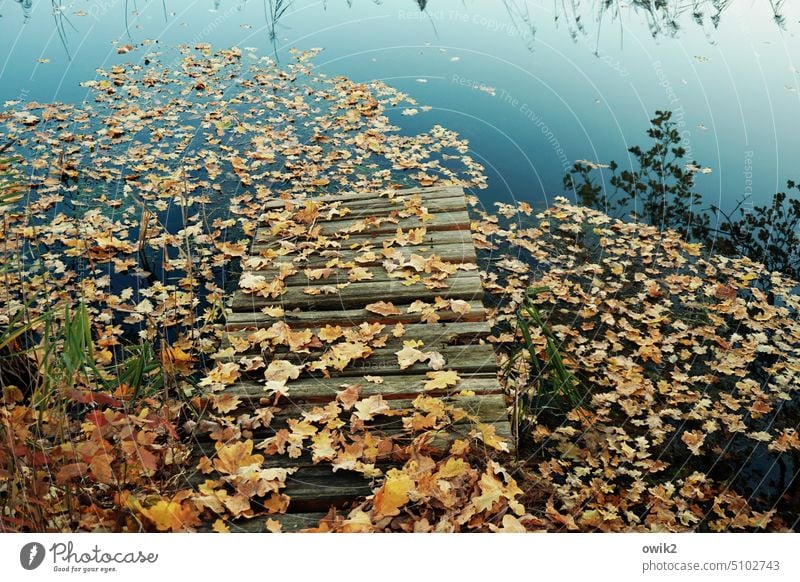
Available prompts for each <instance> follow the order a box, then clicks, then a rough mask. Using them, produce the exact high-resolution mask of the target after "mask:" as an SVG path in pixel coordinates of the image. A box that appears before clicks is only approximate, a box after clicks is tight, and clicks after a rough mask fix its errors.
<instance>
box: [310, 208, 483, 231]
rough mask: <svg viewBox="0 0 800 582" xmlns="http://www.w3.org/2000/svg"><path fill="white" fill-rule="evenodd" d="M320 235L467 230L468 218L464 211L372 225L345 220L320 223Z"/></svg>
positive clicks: (354, 220)
mask: <svg viewBox="0 0 800 582" xmlns="http://www.w3.org/2000/svg"><path fill="white" fill-rule="evenodd" d="M320 226H321V227H322V228H321V234H324V235H326V236H330V235H331V234H333V233H335V232H340V233H341V232H348V231H349V232H369V233H372V234H385V233H393V232H396V231H397V229H398V228H402V229H404V230H405V229H407V228H419V227H420V226H424V227H425V228H426V229H427V230H428V231H429V232H434V231H440V230H469V228H470V217H469V214H468V213H467V211H466V210H453V211H448V212H439V213H435V214H432V215H431V218H430V219H429V220H425V221H423V220H421V219H420V218H419V217H418V216H412V217H408V218H396V219H392V220H387V221H384V222H381V223H380V224H372V223H370V222H369V220H368V219H367V218H346V219H343V220H338V221H335V222H323V223H320Z"/></svg>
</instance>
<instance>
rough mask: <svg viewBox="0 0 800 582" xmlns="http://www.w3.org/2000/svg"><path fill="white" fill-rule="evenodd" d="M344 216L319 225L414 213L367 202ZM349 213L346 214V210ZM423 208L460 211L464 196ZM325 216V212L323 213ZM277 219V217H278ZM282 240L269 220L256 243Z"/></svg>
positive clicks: (436, 211) (349, 207) (395, 205)
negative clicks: (271, 226)
mask: <svg viewBox="0 0 800 582" xmlns="http://www.w3.org/2000/svg"><path fill="white" fill-rule="evenodd" d="M341 208H342V211H343V214H336V215H334V216H330V217H328V216H322V217H321V218H320V220H319V222H318V224H327V223H330V224H337V223H340V222H344V221H352V220H357V219H364V218H367V217H396V218H401V216H400V215H401V214H406V213H408V212H413V210H410V209H407V208H406V207H405V205H404V204H402V203H399V202H391V201H390V202H386V203H381V201H380V199H379V200H378V201H365V202H362V203H361V204H348V205H346V206H344V205H343V206H342V207H341ZM345 208H346V209H347V212H344V209H345ZM421 208H424V209H425V213H426V214H430V215H436V214H441V213H445V212H454V211H460V210H462V209H464V208H465V204H464V197H463V196H448V197H445V198H438V199H435V200H426V201H425V202H423V203H422V204H421ZM321 214H322V215H324V214H325V212H324V210H323V211H322V212H321ZM414 216H415V215H414ZM276 218H277V217H276ZM280 238H281V233H280V232H278V233H273V232H272V229H271V228H270V224H269V220H267V221H266V226H265V227H263V228H261V229H259V231H258V233H257V234H256V241H258V242H264V241H272V240H276V239H280Z"/></svg>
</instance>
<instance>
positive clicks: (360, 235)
mask: <svg viewBox="0 0 800 582" xmlns="http://www.w3.org/2000/svg"><path fill="white" fill-rule="evenodd" d="M407 232H408V229H403V233H407ZM396 236H397V229H395V230H394V231H392V232H388V233H387V232H384V233H372V232H370V231H364V232H356V233H352V234H349V233H338V232H337V233H334V235H333V236H330V237H327V238H325V239H324V241H325V244H326V245H329V246H331V248H336V247H337V246H338V247H340V248H343V249H346V248H350V247H352V246H355V245H373V246H374V247H377V248H381V247H383V246H384V243H386V245H385V246H391V247H394V248H414V247H424V246H430V245H433V244H448V243H456V242H465V243H468V244H473V238H472V231H471V230H470V229H468V228H467V229H462V230H458V229H456V230H439V231H432V232H427V230H426V231H425V234H423V235H422V237H421V242H419V243H418V244H413V245H412V244H407V245H405V247H404V246H403V245H401V244H398V243H397V242H392V241H394V239H395V238H396ZM389 243H391V244H389Z"/></svg>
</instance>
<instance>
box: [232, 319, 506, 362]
mask: <svg viewBox="0 0 800 582" xmlns="http://www.w3.org/2000/svg"><path fill="white" fill-rule="evenodd" d="M287 325H288V324H287ZM359 325H360V324H358V325H348V326H347V327H343V328H342V330H343V333H346V332H347V331H348V330H352V331H353V332H356V331H357V328H358V326H359ZM289 328H290V329H294V330H298V329H301V328H299V327H296V326H295V327H293V326H291V325H289ZM404 328H405V333H404V334H403V335H402V336H400V337H395V336H394V335H392V334H391V331H392V328H391V327H388V326H387V327H385V328H384V329H383V330H382V331H381V333H380V334H379V335H386V336H388V338H387V339H386V344H385V345H384V346H382V347H384V348H392V347H395V346H398V349H399V348H400V347H401V346H402V344H403V342H404V341H407V340H412V339H413V340H421V341H423V342H425V347H426V349H430V348H432V347H434V346H438V347H444V346H447V345H454V344H460V345H463V344H465V343H469V342H472V341H475V340H476V339H478V338H481V337H486V336H488V335H489V334H490V333H491V331H492V328H491V326H490V325H489V323H488V322H486V321H474V322H454V323H413V324H409V325H406V326H404ZM302 329H309V330H310V331H311V333H313V334H314V335H318V334H319V332H320V331H321V329H320V328H319V327H311V328H309V327H306V328H302ZM253 333H254V330H247V329H246V330H239V331H230V332H228V334H227V337H225V338H223V340H222V344H221V349H223V350H224V349H225V348H227V347H228V346H229V345H231V338H233V339H234V340H236V339H238V340H247V339H248V338H249V337H250V336H251V335H253ZM283 347H284V346H275V353H280V352H281V351H283V352H285V351H286V350H285V349H282V348H283ZM325 349H327V347H322V348H317V349H315V350H313V351H312V352H319V353H322V351H324V350H325ZM255 351H257V352H259V353H260V352H261V349H260V348H258V347H257V346H255V347H254V348H253V349H251V350H247V351H243V352H237V354H236V356H235V357H241V356H242V355H245V354H248V353H252V352H255Z"/></svg>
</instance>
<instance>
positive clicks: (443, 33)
mask: <svg viewBox="0 0 800 582" xmlns="http://www.w3.org/2000/svg"><path fill="white" fill-rule="evenodd" d="M28 4H29V5H30V6H29V7H28V8H26V7H25V5H28ZM420 4H422V5H425V7H426V9H425V10H424V11H421V10H420ZM565 4H569V3H565ZM578 4H581V3H578ZM582 4H584V5H585V6H586V9H585V11H584V12H582V13H581V14H580V20H578V19H577V18H576V14H572V13H570V14H565V13H563V12H560V11H557V12H556V11H554V10H556V8H555V6H561V5H562V3H561V2H556V3H554V2H552V1H550V0H547V1H542V2H533V1H531V2H527V3H526V2H522V1H519V0H509V1H507V2H500V1H497V2H484V1H482V2H478V1H471V2H470V1H464V0H429V1H428V2H418V1H414V0H392V1H391V2H390V1H384V2H382V3H375V2H370V1H366V0H360V1H359V0H352V1H350V2H348V1H346V0H328V1H327V2H318V1H312V0H296V1H295V2H289V3H286V2H284V3H281V2H280V1H277V2H276V0H272V1H270V0H249V1H247V0H238V1H237V0H217V1H216V2H215V1H212V0H206V1H183V2H178V1H176V0H165V1H164V2H161V1H149V2H148V1H146V0H139V1H138V2H133V1H124V0H93V1H88V0H75V1H72V2H64V3H63V4H59V3H58V2H56V3H52V2H46V1H41V0H23V2H19V1H18V0H5V1H2V0H0V14H2V17H0V104H1V103H3V102H6V101H12V102H13V101H16V100H19V101H22V102H26V101H40V102H48V101H54V100H58V101H66V102H79V101H81V100H82V99H83V98H84V97H85V96H86V91H87V90H86V89H84V88H82V87H81V86H80V84H79V83H80V82H81V81H83V80H86V79H92V78H94V77H95V69H96V68H98V67H104V68H107V67H109V66H111V65H113V64H115V63H120V62H136V61H137V60H141V59H143V58H144V57H145V55H146V54H147V53H148V52H151V51H168V50H169V47H173V46H175V45H178V44H181V43H187V44H193V43H200V42H203V43H211V44H212V45H213V46H215V47H217V48H220V47H227V46H232V45H238V46H240V47H242V48H251V49H254V50H252V51H248V54H252V55H253V56H261V55H274V54H277V55H278V57H279V58H281V60H283V61H285V60H287V50H288V49H289V48H291V47H298V48H311V47H323V48H324V49H325V50H324V52H323V53H322V54H321V55H319V57H318V58H317V60H316V62H317V64H318V66H319V67H320V68H321V69H322V70H324V71H325V72H327V73H328V74H330V75H346V76H349V77H351V78H353V79H355V80H369V79H376V78H378V79H383V80H385V81H387V82H388V83H389V84H391V85H393V86H395V87H397V88H399V89H401V90H403V91H405V92H406V93H408V94H409V95H411V96H413V97H414V98H415V99H417V101H418V102H419V104H420V105H427V106H430V109H429V110H421V109H420V112H419V114H418V115H416V116H401V115H399V113H400V112H399V111H398V112H394V115H393V121H396V122H397V123H398V124H399V125H401V126H402V127H403V128H404V131H407V132H418V131H423V130H427V129H429V128H430V127H431V126H432V125H434V124H441V125H444V126H446V127H448V128H451V129H454V130H456V131H458V132H459V133H460V134H462V135H463V136H464V137H467V138H469V140H470V143H471V148H472V152H471V155H472V156H473V157H475V158H476V159H477V160H479V161H480V162H482V163H483V164H484V165H485V166H486V169H487V174H488V176H489V189H488V190H487V191H486V192H485V193H484V194H482V196H484V200H485V201H495V200H501V201H510V200H512V199H524V200H530V201H533V202H539V203H542V202H547V201H548V200H550V199H551V198H552V197H553V196H555V195H559V194H562V193H563V189H562V186H561V181H562V177H563V175H564V173H565V170H566V169H567V168H568V167H569V166H570V165H571V164H572V163H573V162H574V161H575V160H580V159H587V160H592V161H607V160H609V159H617V160H618V161H620V162H621V163H622V164H623V165H624V164H625V162H626V160H627V154H626V149H627V148H628V147H629V146H631V145H634V144H644V143H645V142H646V138H645V130H646V128H647V124H648V119H649V118H651V117H652V116H653V113H654V112H655V110H657V109H670V110H673V111H675V118H676V119H677V121H678V122H679V125H680V130H681V132H682V136H683V139H684V146H685V147H686V148H687V149H688V150H689V152H690V157H691V158H693V159H696V160H697V161H698V162H699V163H700V164H701V165H703V166H704V167H709V168H711V170H712V172H711V173H710V174H707V175H702V176H699V177H698V189H699V190H700V191H701V192H702V193H703V194H704V196H705V199H706V200H707V201H708V202H709V204H712V203H713V204H717V205H720V206H722V207H728V208H730V207H731V206H732V205H733V203H734V202H735V201H736V200H738V199H739V198H741V197H742V196H743V195H744V194H750V193H752V195H753V198H754V200H755V202H763V201H765V200H766V199H767V198H768V197H769V196H771V195H772V194H773V193H774V192H775V191H777V190H780V189H783V186H784V185H785V182H786V180H787V179H789V178H800V137H799V136H798V133H800V74H799V73H798V69H800V38H798V32H799V31H800V6H798V5H797V3H789V2H784V3H783V5H782V6H781V10H782V16H783V19H784V21H783V24H779V23H777V22H776V20H775V18H774V14H773V12H772V10H771V9H770V3H769V2H766V1H759V2H751V1H750V0H734V1H733V3H732V5H731V6H730V7H729V8H728V9H727V10H725V12H723V13H722V15H721V17H720V18H719V22H718V26H717V27H715V26H714V25H713V23H712V22H711V19H710V18H708V16H709V14H710V13H709V12H707V13H706V18H705V20H704V21H703V22H699V23H698V22H696V19H694V18H693V17H692V15H691V14H690V13H684V14H680V15H677V16H676V18H675V25H674V26H673V25H668V23H666V22H665V21H658V22H657V23H656V24H654V23H653V21H652V20H650V19H649V17H648V16H647V15H646V14H645V13H644V12H642V11H637V10H634V9H632V8H623V9H622V11H621V14H619V15H615V14H610V13H607V14H605V15H604V16H603V19H602V22H600V23H598V19H597V15H598V13H597V11H596V6H597V4H598V3H597V2H594V1H592V2H584V3H582ZM674 4H675V5H676V6H679V5H685V4H688V3H686V2H675V3H674ZM699 4H701V5H705V4H706V3H704V2H702V1H701V2H699ZM54 6H55V8H54ZM559 10H560V9H559ZM281 11H282V12H281ZM275 15H277V16H278V18H277V22H275V20H276V18H275ZM576 23H582V26H583V28H584V29H583V30H579V29H578V27H577V26H576ZM142 43H146V44H147V46H145V47H140V48H137V50H135V51H134V52H131V53H128V54H125V55H119V54H117V46H119V45H125V44H131V45H135V46H137V47H139V45H141V44H142Z"/></svg>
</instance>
